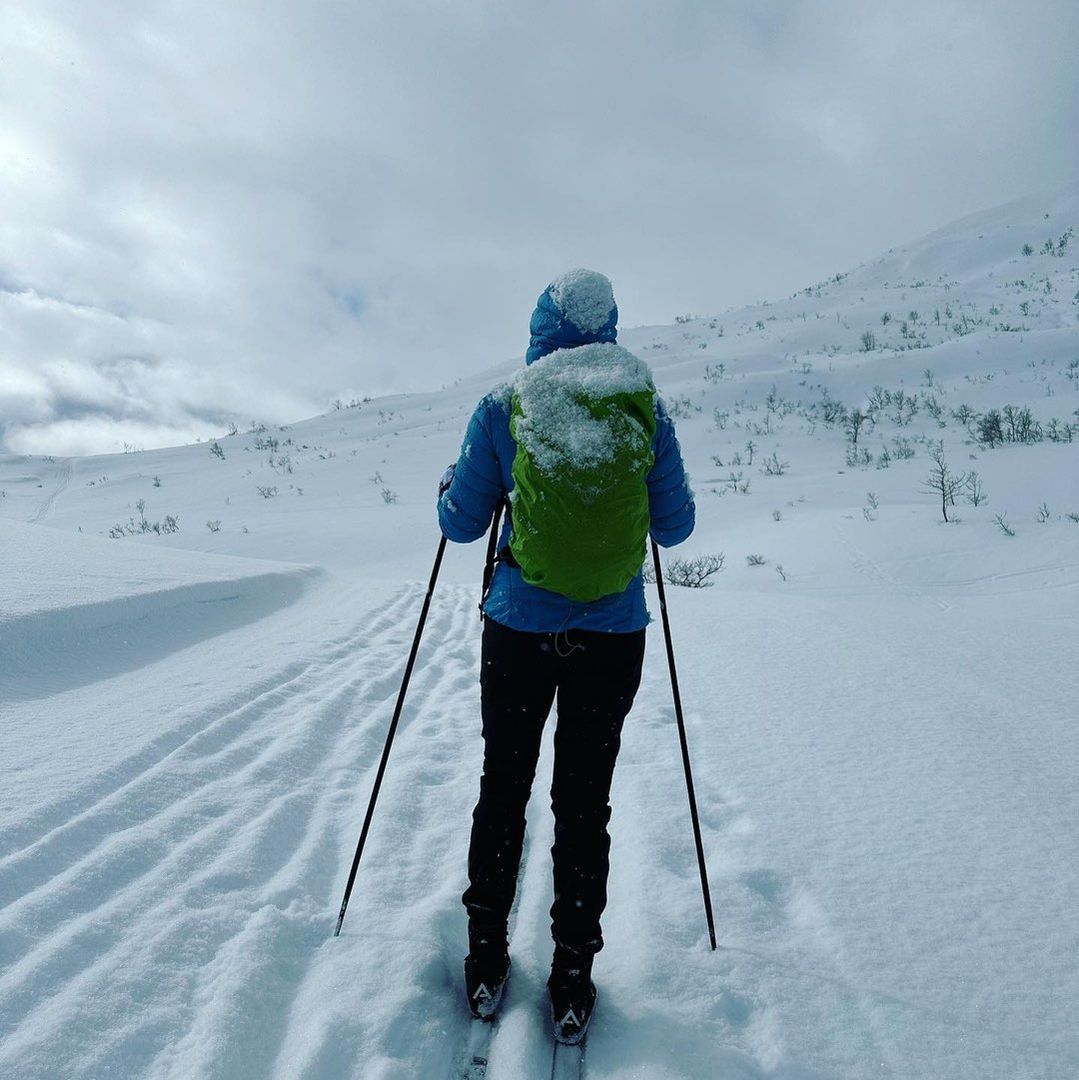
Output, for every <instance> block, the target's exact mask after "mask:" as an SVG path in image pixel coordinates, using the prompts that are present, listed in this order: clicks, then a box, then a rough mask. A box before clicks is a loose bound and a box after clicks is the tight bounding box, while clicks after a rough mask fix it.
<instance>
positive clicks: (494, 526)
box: [479, 500, 505, 619]
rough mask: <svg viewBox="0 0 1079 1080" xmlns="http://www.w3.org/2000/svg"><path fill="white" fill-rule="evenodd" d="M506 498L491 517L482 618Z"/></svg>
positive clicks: (484, 576) (493, 566) (481, 603)
mask: <svg viewBox="0 0 1079 1080" xmlns="http://www.w3.org/2000/svg"><path fill="white" fill-rule="evenodd" d="M503 506H505V501H504V500H499V503H498V505H497V506H496V507H495V512H494V516H493V517H492V518H491V535H490V536H488V537H487V561H486V562H485V563H484V564H483V592H482V594H481V595H480V605H479V607H480V618H481V619H482V618H483V602H484V601H485V600H486V599H487V590H488V589H489V588H490V587H491V578H492V577H493V576H494V572H495V548H496V547H497V545H498V526H499V524H500V523H501V521H502V507H503Z"/></svg>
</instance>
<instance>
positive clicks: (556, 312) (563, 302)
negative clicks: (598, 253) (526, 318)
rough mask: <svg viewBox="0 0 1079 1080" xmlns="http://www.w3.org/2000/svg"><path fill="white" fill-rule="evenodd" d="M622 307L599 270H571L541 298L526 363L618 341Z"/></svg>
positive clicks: (532, 322)
mask: <svg viewBox="0 0 1079 1080" xmlns="http://www.w3.org/2000/svg"><path fill="white" fill-rule="evenodd" d="M617 327H618V306H617V304H615V302H614V290H613V289H612V288H611V283H610V281H609V280H608V279H607V278H606V277H605V276H604V275H603V274H600V273H597V272H596V271H595V270H570V271H569V272H568V273H565V274H563V275H562V276H561V277H560V278H557V279H556V280H554V281H552V282H551V284H550V285H548V286H547V288H546V289H544V290H543V292H542V293H541V294H540V298H539V300H538V301H537V302H536V310H535V311H534V312H533V313H532V321H531V322H530V323H529V331H530V333H531V340H530V342H529V346H528V352H526V353H525V363H526V364H531V363H532V362H533V361H535V360H538V359H539V358H540V357H541V356H546V355H547V354H548V353H552V352H555V351H556V350H557V349H573V348H576V347H577V346H578V345H592V344H594V343H596V342H601V341H614V340H615V338H616V337H617V334H618V330H617Z"/></svg>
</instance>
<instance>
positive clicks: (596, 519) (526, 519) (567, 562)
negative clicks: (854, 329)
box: [438, 270, 695, 1043]
mask: <svg viewBox="0 0 1079 1080" xmlns="http://www.w3.org/2000/svg"><path fill="white" fill-rule="evenodd" d="M617 319H618V309H617V307H616V305H615V301H614V294H613V292H612V289H611V283H610V281H609V280H608V279H607V278H606V277H604V276H603V275H602V274H599V273H596V272H594V271H588V270H573V271H570V272H569V273H567V274H564V275H563V276H562V277H560V278H558V279H557V280H556V281H554V282H552V283H551V284H550V285H549V286H548V287H547V288H546V289H545V290H544V291H543V293H542V294H541V295H540V298H539V301H538V304H537V306H536V309H535V312H534V313H533V315H532V320H531V325H530V330H531V343H530V345H529V349H528V352H527V354H526V356H525V363H526V367H525V368H524V369H522V370H521V371H520V372H519V373H518V375H517V377H516V378H515V379H514V381H513V384H512V386H503V387H500V388H498V389H496V390H495V391H493V392H492V393H490V394H488V395H487V396H486V397H484V398H483V400H482V401H481V402H480V403H479V405H478V406H477V408H476V410H475V412H474V413H473V415H472V418H471V420H470V421H469V424H468V429H467V432H466V434H465V438H464V443H463V445H462V449H461V453H460V456H459V458H458V460H457V462H456V463H455V464H454V465H451V466H450V467H449V468H448V469H447V470H446V472H445V473H444V474H443V476H442V480H441V481H440V483H439V497H438V516H439V524H440V526H441V529H442V532H443V534H444V535H445V536H446V537H447V538H448V539H450V540H452V541H456V542H458V543H469V542H471V541H474V540H477V539H479V538H480V537H481V536H483V535H484V534H485V532H486V531H487V529H488V528H489V526H490V524H491V520H492V516H493V515H494V513H495V512H496V510H497V509H498V508H499V506H500V505H502V504H503V502H504V501H505V502H506V505H507V519H506V521H505V522H504V524H503V527H502V530H501V535H500V537H499V539H498V545H497V551H498V555H497V564H496V567H495V571H494V575H493V577H492V579H491V582H490V585H489V588H488V591H487V594H486V596H485V598H484V601H483V604H482V610H483V636H482V652H481V671H480V692H481V714H482V721H483V740H484V759H483V774H482V777H481V779H480V794H479V801H478V802H477V804H476V807H475V810H474V812H473V815H472V834H471V842H470V847H469V853H468V879H469V885H468V889H467V890H466V891H465V893H464V896H463V898H462V899H463V902H464V905H465V908H466V910H467V913H468V941H469V952H468V955H467V957H466V959H465V989H466V993H467V995H468V1002H469V1006H470V1008H471V1009H472V1012H473V1014H474V1015H475V1016H477V1017H479V1018H481V1019H490V1018H492V1017H493V1016H494V1013H495V1010H496V1009H497V1007H498V1004H499V1001H500V999H501V997H502V992H503V990H504V988H505V983H506V979H507V976H508V974H509V954H508V942H507V922H508V918H509V913H510V908H511V906H512V903H513V898H514V893H515V891H516V885H517V873H518V866H519V863H520V859H521V848H522V844H523V839H524V828H525V808H526V804H527V802H528V798H529V795H530V793H531V789H532V782H533V779H534V776H535V770H536V762H537V758H538V755H539V748H540V737H541V734H542V731H543V726H544V723H545V721H546V718H547V714H548V712H549V711H550V708H551V705H552V703H553V701H554V699H555V696H556V694H557V699H558V710H557V713H558V718H557V726H556V729H555V740H554V741H555V750H554V755H555V759H554V779H553V783H552V787H551V806H552V810H553V812H554V819H555V827H554V836H555V839H554V847H553V848H552V856H553V864H554V905H553V906H552V908H551V931H552V936H553V938H554V943H555V945H554V956H553V960H552V964H551V974H550V978H549V979H548V983H547V986H548V991H549V994H550V999H551V1008H552V1018H553V1021H554V1027H555V1038H556V1039H558V1040H559V1041H560V1042H567V1043H575V1042H579V1041H580V1040H581V1039H582V1038H583V1037H584V1034H585V1031H586V1029H587V1027H588V1023H589V1021H590V1019H591V1016H592V1011H593V1008H594V1006H595V1000H596V988H595V985H594V984H593V982H592V979H591V974H592V963H593V958H594V956H595V954H596V953H597V952H598V951H599V950H600V949H601V948H602V947H603V937H602V933H601V929H600V916H601V914H602V912H603V909H604V907H605V906H606V902H607V874H608V868H609V861H608V855H609V850H610V837H609V835H608V832H607V824H608V822H609V820H610V814H611V808H610V804H609V795H610V787H611V779H612V776H613V773H614V765H615V759H616V757H617V756H618V750H619V746H620V741H621V730H622V723H623V721H624V719H625V717H626V715H627V713H628V712H629V710H630V707H631V706H632V704H633V698H634V695H635V694H636V692H637V687H638V685H639V683H640V678H641V666H642V662H643V659H644V645H645V626H646V625H647V623H648V622H649V620H650V615H649V613H648V610H647V608H646V606H645V598H644V584H643V578H642V574H641V571H642V566H643V562H644V557H645V551H646V543H647V537H648V534H649V532H650V533H651V535H652V537H653V538H654V539H655V540H656V542H657V543H659V544H662V545H663V546H665V547H669V546H671V545H673V544H678V543H681V542H682V541H683V540H685V539H686V537H687V536H689V534H690V533H691V532H692V530H693V525H694V515H695V510H694V502H693V493H692V491H691V490H690V488H689V484H688V481H687V478H686V474H685V469H684V467H683V463H682V457H681V452H680V449H679V446H678V440H677V439H676V437H675V431H674V424H673V422H672V421H671V418H670V416H669V415H668V413H667V411H666V408H665V407H664V405H663V402H662V400H661V399H660V398H659V397H658V396H657V395H656V392H655V387H654V384H653V382H652V377H651V373H650V372H649V370H648V368H647V367H646V365H645V364H643V363H642V362H641V361H640V360H638V359H637V358H636V357H634V356H633V355H632V354H631V353H629V352H628V351H626V350H625V349H623V348H621V347H620V346H618V345H617V344H615V338H616V333H617Z"/></svg>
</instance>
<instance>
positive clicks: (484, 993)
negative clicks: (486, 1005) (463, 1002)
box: [472, 983, 491, 1001]
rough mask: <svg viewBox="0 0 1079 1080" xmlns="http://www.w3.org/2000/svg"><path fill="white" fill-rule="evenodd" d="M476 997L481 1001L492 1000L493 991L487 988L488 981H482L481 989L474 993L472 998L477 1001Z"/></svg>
mask: <svg viewBox="0 0 1079 1080" xmlns="http://www.w3.org/2000/svg"><path fill="white" fill-rule="evenodd" d="M476 998H479V999H480V1001H490V1000H491V991H490V990H488V989H487V984H486V983H480V985H479V989H478V990H477V991H476V992H475V993H474V994H473V995H472V1000H473V1001H475V1000H476Z"/></svg>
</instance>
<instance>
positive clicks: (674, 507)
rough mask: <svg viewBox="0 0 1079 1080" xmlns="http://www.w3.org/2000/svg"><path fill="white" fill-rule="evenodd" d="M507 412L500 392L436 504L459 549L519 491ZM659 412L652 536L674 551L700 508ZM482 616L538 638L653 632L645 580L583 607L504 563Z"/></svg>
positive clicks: (508, 525)
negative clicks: (589, 632) (562, 634)
mask: <svg viewBox="0 0 1079 1080" xmlns="http://www.w3.org/2000/svg"><path fill="white" fill-rule="evenodd" d="M533 343H534V344H535V335H534V336H533ZM546 351H550V350H549V349H548V350H546ZM541 355H542V354H541ZM509 411H510V392H509V388H508V387H507V388H506V389H505V391H504V392H502V393H498V392H495V393H491V394H488V395H487V396H486V397H485V398H484V399H483V400H482V401H481V402H480V403H479V405H477V406H476V410H475V412H474V413H473V414H472V418H471V420H469V423H468V429H467V431H466V433H465V438H464V443H463V445H462V447H461V454H460V457H459V458H458V459H457V464H456V467H455V470H454V474H453V479H452V481H451V483H450V486H449V488H448V489H447V490H446V491H445V492H443V494H442V495H441V496H440V497H439V500H438V521H439V525H440V526H441V528H442V532H443V534H444V535H445V536H446V537H448V538H449V539H450V540H454V541H456V542H457V543H461V544H468V543H471V542H472V541H473V540H478V539H479V538H480V537H481V536H483V535H484V534H485V533H486V532H487V530H488V529H489V528H490V526H491V518H492V515H493V514H494V512H495V509H496V508H497V506H498V504H499V502H500V501H501V500H502V499H503V498H504V497H505V496H506V495H507V493H508V492H509V491H511V490H512V489H513V476H512V472H511V470H512V467H513V459H514V457H515V456H516V453H517V443H516V441H515V440H514V438H513V436H512V435H511V434H510V427H509V421H510V418H509ZM655 411H656V434H655V437H654V439H653V441H652V450H653V453H654V455H655V462H654V464H653V466H652V470H651V472H650V473H649V474H648V476H647V478H646V482H647V485H648V502H649V507H650V509H651V514H652V527H651V535H652V537H653V539H654V540H655V541H656V543H658V544H661V545H662V546H663V547H671V546H673V545H674V544H680V543H681V542H682V541H683V540H685V539H686V537H687V536H689V534H690V533H691V532H692V531H693V525H694V521H695V508H694V503H693V492H692V491H691V490H690V488H689V483H688V481H687V479H686V473H685V467H684V466H683V464H682V452H681V450H680V448H679V446H678V439H677V438H676V436H675V431H674V422H673V421H672V420H671V418H670V416H669V415H668V413H667V410H666V408H665V407H664V405H663V403H662V401H661V400H660V398H659V397H658V396H657V398H656V410H655ZM511 529H512V522H510V521H504V522H503V524H502V531H501V535H500V536H499V541H498V550H499V551H501V550H502V549H503V548H504V547H506V546H507V545H508V544H509V538H510V534H511ZM483 610H484V612H485V613H486V614H487V615H488V616H490V617H491V618H492V619H494V620H495V621H496V622H499V623H502V624H504V625H505V626H509V627H512V628H513V629H515V630H530V631H534V632H539V633H555V632H558V631H560V630H569V629H574V628H580V629H584V630H607V631H612V632H616V633H628V632H630V631H633V630H640V629H642V628H643V627H645V626H647V625H648V623H649V621H650V618H651V616H650V615H649V613H648V608H647V607H646V606H645V600H644V581H643V579H642V577H641V575H640V574H638V575H637V576H636V577H635V578H634V579H633V580H632V581H631V582H630V583H629V585H628V586H627V587H626V589H625V591H624V592H621V593H615V594H613V595H611V596H604V597H602V598H601V599H599V600H594V601H591V602H588V603H582V602H578V601H573V600H570V599H568V598H567V597H565V596H562V595H561V594H560V593H556V592H551V591H550V590H548V589H541V588H539V587H538V586H535V585H529V584H528V583H527V582H526V581H525V580H524V579H523V577H522V576H521V571H520V570H519V569H518V568H517V567H513V566H510V565H509V564H508V563H505V562H499V563H498V565H497V567H496V569H495V573H494V577H493V578H492V580H491V588H490V591H489V592H488V595H487V600H486V602H485V603H484V605H483Z"/></svg>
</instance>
